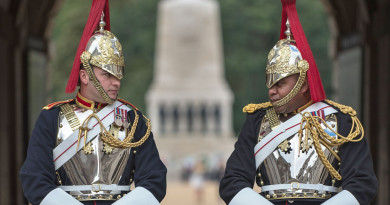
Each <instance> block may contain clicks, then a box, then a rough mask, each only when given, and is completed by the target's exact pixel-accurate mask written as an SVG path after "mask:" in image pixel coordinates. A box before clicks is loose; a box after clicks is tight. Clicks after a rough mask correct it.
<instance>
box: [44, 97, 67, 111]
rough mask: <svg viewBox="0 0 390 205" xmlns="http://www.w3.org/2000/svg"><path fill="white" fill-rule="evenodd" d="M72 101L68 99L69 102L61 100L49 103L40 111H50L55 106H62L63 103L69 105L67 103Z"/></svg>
mask: <svg viewBox="0 0 390 205" xmlns="http://www.w3.org/2000/svg"><path fill="white" fill-rule="evenodd" d="M72 101H74V99H69V100H63V101H58V102H53V103H50V104H48V105H46V106H45V107H43V108H42V109H45V110H50V109H52V108H53V107H55V106H57V105H62V104H64V103H69V102H72Z"/></svg>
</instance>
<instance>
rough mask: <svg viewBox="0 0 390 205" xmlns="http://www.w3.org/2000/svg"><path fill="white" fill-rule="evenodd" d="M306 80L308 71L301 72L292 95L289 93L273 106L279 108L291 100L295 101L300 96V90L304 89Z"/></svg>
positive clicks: (291, 92)
mask: <svg viewBox="0 0 390 205" xmlns="http://www.w3.org/2000/svg"><path fill="white" fill-rule="evenodd" d="M305 79H306V71H301V72H300V74H299V78H298V81H297V83H296V84H295V86H294V88H293V89H292V90H291V91H290V93H288V94H287V95H286V96H284V97H283V98H282V99H280V100H278V101H276V102H274V103H272V105H273V106H274V107H276V108H278V107H282V106H283V105H285V104H287V103H288V102H290V100H291V99H293V98H294V97H295V96H296V95H297V94H298V92H299V90H300V89H301V88H302V86H303V84H304V83H305Z"/></svg>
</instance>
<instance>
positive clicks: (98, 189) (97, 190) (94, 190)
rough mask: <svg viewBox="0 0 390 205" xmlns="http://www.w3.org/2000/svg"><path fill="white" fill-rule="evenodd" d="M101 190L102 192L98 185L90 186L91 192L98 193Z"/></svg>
mask: <svg viewBox="0 0 390 205" xmlns="http://www.w3.org/2000/svg"><path fill="white" fill-rule="evenodd" d="M101 190H102V187H101V186H100V184H92V187H91V191H93V192H99V191H101Z"/></svg>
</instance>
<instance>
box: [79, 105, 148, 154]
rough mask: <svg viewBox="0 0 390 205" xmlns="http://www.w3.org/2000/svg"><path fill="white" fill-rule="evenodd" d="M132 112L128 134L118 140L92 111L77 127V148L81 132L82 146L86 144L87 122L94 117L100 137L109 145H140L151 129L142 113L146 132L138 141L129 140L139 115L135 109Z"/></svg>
mask: <svg viewBox="0 0 390 205" xmlns="http://www.w3.org/2000/svg"><path fill="white" fill-rule="evenodd" d="M134 113H135V119H134V123H133V125H132V126H131V130H130V132H129V134H128V135H127V136H126V138H125V139H124V140H123V141H120V140H119V139H117V138H115V137H114V136H112V135H111V133H110V132H108V131H107V130H106V128H105V127H104V126H103V123H102V122H101V121H100V119H99V117H98V116H97V115H96V114H95V113H92V114H91V115H90V116H88V117H87V118H86V119H85V120H84V122H83V123H82V124H81V126H80V128H79V138H78V141H77V149H78V147H79V143H80V139H81V137H82V136H83V133H84V148H85V146H86V139H87V137H86V136H87V133H88V130H89V129H88V122H89V120H90V119H91V118H95V119H96V120H97V121H98V123H99V125H100V136H101V139H102V141H103V142H105V143H107V144H108V145H110V146H112V147H116V148H121V149H125V148H130V147H138V146H141V145H142V144H143V143H144V142H145V141H146V140H147V139H148V137H149V135H150V131H151V129H152V128H151V127H152V126H151V123H150V120H149V119H148V118H147V117H146V116H144V115H143V117H144V118H145V120H146V126H147V127H148V128H147V130H146V133H145V135H144V136H143V137H142V138H141V139H140V140H139V141H138V142H131V141H132V140H133V139H134V133H135V129H136V128H137V124H138V120H139V115H138V114H137V112H136V111H135V112H134Z"/></svg>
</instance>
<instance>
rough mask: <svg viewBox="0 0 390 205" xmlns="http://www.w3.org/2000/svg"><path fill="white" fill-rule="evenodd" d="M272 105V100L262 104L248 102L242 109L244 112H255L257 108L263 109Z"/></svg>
mask: <svg viewBox="0 0 390 205" xmlns="http://www.w3.org/2000/svg"><path fill="white" fill-rule="evenodd" d="M270 106H272V104H271V102H265V103H260V104H253V103H251V104H248V105H247V106H245V107H244V108H242V111H243V112H244V113H254V112H255V111H256V110H259V109H262V108H267V107H270Z"/></svg>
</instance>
